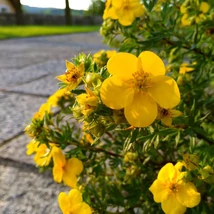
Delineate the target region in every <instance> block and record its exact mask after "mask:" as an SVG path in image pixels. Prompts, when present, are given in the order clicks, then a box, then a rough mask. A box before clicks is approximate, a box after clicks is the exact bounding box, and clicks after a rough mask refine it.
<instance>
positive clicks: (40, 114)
mask: <svg viewBox="0 0 214 214" xmlns="http://www.w3.org/2000/svg"><path fill="white" fill-rule="evenodd" d="M50 109H51V106H50V104H49V103H43V104H42V105H41V106H40V108H39V111H38V112H36V113H35V114H34V116H33V119H36V120H43V118H44V116H45V113H46V112H47V113H49V112H50Z"/></svg>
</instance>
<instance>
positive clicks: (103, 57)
mask: <svg viewBox="0 0 214 214" xmlns="http://www.w3.org/2000/svg"><path fill="white" fill-rule="evenodd" d="M116 53H117V52H116V51H115V50H107V51H106V50H100V51H98V52H97V53H95V54H94V55H93V57H94V61H95V62H96V63H97V64H98V65H99V66H101V67H103V66H104V65H106V63H107V62H108V60H109V59H110V58H111V57H112V56H114V55H115V54H116Z"/></svg>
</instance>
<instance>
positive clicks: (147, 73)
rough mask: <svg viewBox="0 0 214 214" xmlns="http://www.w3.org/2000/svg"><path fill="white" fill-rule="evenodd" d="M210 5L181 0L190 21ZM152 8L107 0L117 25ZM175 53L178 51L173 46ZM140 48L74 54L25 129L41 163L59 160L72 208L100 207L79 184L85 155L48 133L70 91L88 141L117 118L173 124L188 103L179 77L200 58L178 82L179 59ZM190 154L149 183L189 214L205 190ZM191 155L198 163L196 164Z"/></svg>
mask: <svg viewBox="0 0 214 214" xmlns="http://www.w3.org/2000/svg"><path fill="white" fill-rule="evenodd" d="M166 1H167V0H159V1H157V4H156V7H154V10H156V11H159V10H161V8H162V4H163V3H165V2H166ZM193 5H194V6H193ZM193 7H194V8H197V10H198V13H197V15H195V13H194V15H193V14H192V12H191V10H192V8H193ZM209 9H210V8H209V4H208V3H206V2H200V4H199V3H198V2H197V1H190V0H187V1H185V2H184V3H183V4H182V5H181V7H180V12H181V14H183V15H182V18H181V19H180V21H181V23H182V25H183V26H187V25H191V24H192V23H194V22H196V23H200V22H201V21H203V20H205V19H206V17H205V16H204V14H205V13H207V12H208V11H209ZM145 13H146V9H145V7H144V6H143V4H141V3H140V1H139V0H130V1H129V0H107V2H106V9H105V12H104V15H103V19H104V20H105V21H104V25H106V26H107V28H108V29H109V25H111V23H112V20H114V21H115V20H117V21H118V23H119V24H121V25H123V26H130V25H131V24H132V23H133V22H134V21H135V20H136V18H139V19H140V18H141V17H142V16H143V15H144V14H145ZM104 27H105V26H104ZM104 27H103V28H104ZM171 53H172V54H171V55H172V56H173V54H174V50H173V49H172V50H171ZM136 55H138V57H137V56H136ZM136 55H134V54H131V53H126V52H116V51H115V50H109V51H105V50H101V51H99V52H98V53H96V54H94V58H93V59H92V56H91V55H89V56H86V55H84V54H80V55H79V56H78V57H76V58H75V59H74V60H73V62H70V61H66V72H65V73H64V74H62V75H60V76H57V77H56V78H57V79H58V80H59V81H60V86H61V88H60V89H59V90H58V91H57V92H56V93H55V94H53V95H52V96H51V97H49V98H48V100H47V102H46V103H44V104H43V105H42V106H41V107H40V109H39V111H38V112H37V113H36V114H35V115H34V117H33V119H32V122H31V124H30V125H28V126H27V127H26V129H25V131H26V133H27V134H28V135H29V136H30V137H31V138H33V139H32V140H31V141H30V143H29V144H28V146H27V155H31V154H35V156H34V161H35V163H36V164H37V165H38V166H39V167H51V168H52V172H53V179H54V181H56V182H58V183H61V182H63V183H64V184H65V185H67V186H69V187H71V188H73V189H72V190H71V191H70V192H69V193H68V195H67V194H66V193H64V192H61V193H60V194H59V197H58V202H59V206H60V208H61V210H62V212H63V213H64V214H65V213H73V214H78V213H85V214H91V213H92V212H93V209H92V208H91V207H90V206H89V205H88V204H87V203H85V202H84V201H83V198H82V193H81V190H80V189H81V188H79V186H78V178H79V176H80V174H81V173H82V172H83V171H84V167H83V165H84V163H83V162H82V161H81V160H80V159H78V158H77V157H76V156H75V154H74V156H72V157H71V155H66V152H65V151H63V149H64V148H65V147H63V146H61V144H60V142H55V141H51V140H50V141H47V138H46V141H44V140H43V138H42V137H43V136H44V135H47V133H49V132H51V131H50V130H49V129H48V127H47V126H46V125H47V123H49V125H51V126H53V123H52V122H50V121H51V119H50V118H51V115H52V112H51V110H52V108H53V107H56V106H60V102H61V100H62V99H64V100H66V101H68V103H67V104H68V105H67V108H68V109H69V110H70V112H69V113H70V115H72V116H73V117H74V118H75V119H76V120H77V121H78V122H80V123H81V124H82V125H83V126H82V132H83V136H82V141H80V142H79V143H80V144H81V143H82V144H84V142H87V143H90V144H91V145H92V144H94V143H95V141H96V139H98V138H100V137H102V135H103V134H104V133H105V131H106V130H107V129H108V128H109V127H110V126H112V125H115V126H121V127H122V128H124V127H125V129H135V128H145V127H149V126H151V125H152V124H154V123H159V121H161V122H162V124H163V125H164V126H165V127H173V125H172V124H173V123H172V119H173V118H174V117H178V116H181V115H182V112H180V111H179V110H176V109H174V108H175V107H176V106H177V105H178V104H179V103H180V91H179V88H178V85H179V84H182V79H183V76H184V74H185V73H187V72H192V71H194V66H195V65H196V63H195V62H194V61H193V62H189V63H187V62H184V63H182V64H181V65H180V70H179V73H180V76H179V77H178V79H177V82H176V81H175V80H174V79H173V78H172V77H171V76H169V75H167V74H168V73H167V72H170V69H171V67H170V66H172V64H170V60H169V64H168V66H167V67H165V65H164V62H163V61H162V60H161V58H160V57H159V56H158V55H157V54H156V53H154V52H153V51H142V52H141V53H140V54H136ZM172 61H173V60H172ZM60 107H61V106H60ZM49 120H50V121H49ZM47 121H49V122H47ZM124 124H125V126H124ZM43 131H44V133H43ZM77 146H78V145H77ZM72 155H73V154H72ZM130 158H131V159H133V158H135V154H132V153H127V154H126V155H125V158H124V162H126V161H127V162H128V161H129V159H130ZM188 158H189V156H188ZM188 158H187V157H185V156H184V157H183V159H184V161H183V162H178V163H177V164H176V165H173V164H172V163H167V164H166V165H165V166H163V167H162V169H161V170H160V171H159V174H158V177H157V179H156V180H155V181H154V182H153V184H152V185H151V186H150V188H149V190H150V191H151V192H152V194H153V197H154V201H155V202H157V203H161V207H162V209H163V211H164V212H165V213H167V214H170V213H175V214H182V213H184V212H185V211H186V208H192V207H195V206H197V205H198V204H199V203H200V200H201V195H200V193H199V192H198V191H197V189H196V186H195V185H194V184H193V183H192V182H190V181H191V179H189V178H188V173H189V171H191V170H192V169H195V166H197V161H196V162H195V161H194V160H193V159H194V158H193V157H191V158H190V159H188ZM189 163H191V164H192V163H193V166H192V165H189ZM183 169H185V170H183ZM199 175H200V179H201V180H208V179H213V170H212V168H211V167H210V166H206V167H204V168H203V169H201V171H200V172H199Z"/></svg>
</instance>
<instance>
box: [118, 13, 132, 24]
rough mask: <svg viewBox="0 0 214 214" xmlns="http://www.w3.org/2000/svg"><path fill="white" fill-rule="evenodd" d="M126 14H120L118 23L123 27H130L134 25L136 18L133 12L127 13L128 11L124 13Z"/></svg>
mask: <svg viewBox="0 0 214 214" xmlns="http://www.w3.org/2000/svg"><path fill="white" fill-rule="evenodd" d="M123 12H125V13H123V14H118V21H119V23H120V24H121V25H123V26H129V25H131V24H132V22H133V21H134V20H135V16H134V14H133V12H131V11H129V13H127V12H126V11H123Z"/></svg>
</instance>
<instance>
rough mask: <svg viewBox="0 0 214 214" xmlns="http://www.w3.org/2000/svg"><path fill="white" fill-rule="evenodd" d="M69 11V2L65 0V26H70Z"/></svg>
mask: <svg viewBox="0 0 214 214" xmlns="http://www.w3.org/2000/svg"><path fill="white" fill-rule="evenodd" d="M71 22H72V20H71V9H70V5H69V0H65V24H66V25H71Z"/></svg>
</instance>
